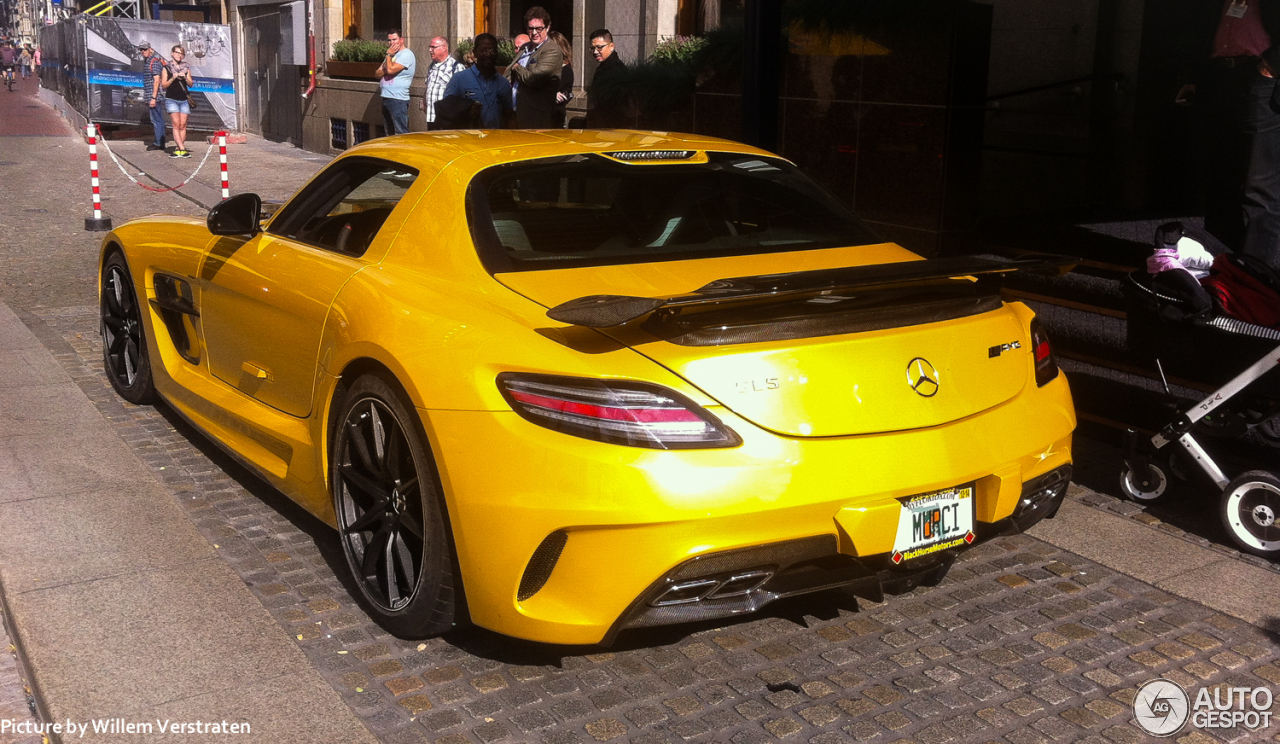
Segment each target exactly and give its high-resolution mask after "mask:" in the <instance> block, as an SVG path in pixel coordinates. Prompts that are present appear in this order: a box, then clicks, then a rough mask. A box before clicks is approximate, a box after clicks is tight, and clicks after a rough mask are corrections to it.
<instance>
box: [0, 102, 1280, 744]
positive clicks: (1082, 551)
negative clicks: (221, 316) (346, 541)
mask: <svg viewBox="0 0 1280 744" xmlns="http://www.w3.org/2000/svg"><path fill="white" fill-rule="evenodd" d="M4 95H8V94H6V93H4V92H2V91H0V96H4ZM12 95H13V96H15V97H16V96H18V95H19V94H18V93H14V94H12ZM0 101H4V99H3V98H2V97H0ZM11 110H13V107H8V106H6V107H0V177H14V178H17V179H18V181H19V182H22V183H41V184H44V183H56V184H57V185H58V186H59V188H57V189H24V190H21V191H18V192H16V193H13V194H12V196H11V197H10V198H9V199H7V200H6V201H5V203H4V204H3V205H0V228H6V229H8V230H9V231H11V233H12V234H16V235H22V236H26V239H23V240H19V241H14V243H13V244H12V245H10V246H9V247H7V248H5V249H0V525H3V526H4V529H3V530H0V587H2V588H3V591H4V594H5V598H6V599H7V601H8V604H9V607H8V612H9V613H10V614H11V618H12V621H13V624H14V626H15V627H16V629H17V636H18V639H17V640H20V641H21V646H22V650H23V651H25V653H26V657H27V659H28V661H29V663H30V669H31V672H32V675H33V677H34V680H33V681H34V683H35V685H36V687H37V689H36V692H37V693H38V695H39V696H40V698H41V699H42V701H43V703H44V705H45V707H46V708H47V710H48V713H49V716H50V718H51V719H52V720H54V721H66V720H67V719H71V720H73V721H76V722H80V723H84V722H91V721H93V720H95V719H97V720H104V719H109V718H123V719H125V721H127V722H137V721H148V720H150V721H154V720H155V719H157V718H159V719H161V720H164V719H166V718H167V719H170V720H175V721H183V722H192V721H196V720H200V721H204V722H213V721H218V722H221V721H222V720H226V721H227V722H228V723H231V722H248V723H250V724H251V726H252V729H251V734H250V736H235V737H234V738H233V740H235V741H262V742H273V743H274V742H283V743H285V744H291V743H292V742H299V743H302V742H305V743H306V744H313V743H316V742H335V744H336V743H338V742H343V743H345V742H368V741H383V742H422V741H430V742H450V743H451V744H452V743H454V742H472V743H473V744H474V743H475V742H490V741H499V740H504V741H531V742H543V741H546V742H587V741H594V740H600V741H605V740H609V741H627V740H628V739H629V740H631V741H636V742H640V741H645V742H649V741H653V742H657V741H680V740H683V739H693V740H695V741H698V742H717V743H718V742H724V741H733V742H735V744H743V743H744V742H758V741H766V740H770V741H776V740H778V739H780V738H783V737H786V739H785V740H786V741H797V742H799V741H806V742H809V741H812V742H828V741H849V740H864V739H874V740H875V741H884V742H891V741H895V740H898V739H904V738H905V739H914V740H918V741H939V742H941V741H956V742H959V741H974V742H977V741H988V740H995V739H1000V738H1001V737H1004V739H1005V740H1007V741H1010V742H1018V741H1039V740H1045V735H1050V736H1052V738H1053V739H1055V740H1062V741H1076V740H1086V739H1088V740H1091V741H1106V740H1111V741H1116V742H1128V741H1135V742H1136V741H1140V740H1141V739H1139V738H1135V737H1138V736H1140V735H1139V734H1138V733H1137V729H1136V728H1133V727H1132V726H1131V725H1128V724H1127V721H1128V716H1129V713H1127V712H1125V710H1126V708H1125V706H1127V704H1128V700H1127V698H1126V695H1127V694H1128V693H1129V692H1131V690H1132V687H1133V686H1134V685H1135V684H1137V683H1139V682H1141V681H1143V680H1145V679H1147V678H1149V677H1153V676H1159V675H1168V676H1171V677H1175V678H1177V679H1182V680H1184V681H1186V680H1190V682H1187V684H1190V683H1191V682H1195V683H1203V684H1216V683H1218V682H1225V681H1230V682H1232V683H1233V684H1234V683H1235V682H1236V681H1241V682H1240V683H1241V684H1245V683H1246V682H1247V683H1248V684H1265V682H1263V681H1262V680H1273V678H1274V680H1273V681H1275V682H1277V683H1280V676H1277V675H1280V668H1277V667H1276V666H1275V665H1276V664H1277V661H1276V660H1277V658H1280V644H1278V643H1276V642H1275V639H1276V637H1277V635H1276V634H1277V633H1278V632H1280V617H1278V616H1280V607H1278V606H1277V604H1276V601H1275V599H1274V598H1275V597H1278V596H1280V571H1277V570H1276V568H1275V566H1274V565H1273V564H1263V565H1259V564H1256V563H1252V562H1249V561H1247V560H1245V559H1243V558H1242V557H1241V556H1239V555H1238V554H1234V552H1233V551H1230V550H1225V549H1220V548H1217V547H1213V546H1205V545H1201V544H1195V543H1193V542H1192V541H1191V540H1190V539H1189V538H1185V537H1183V536H1178V535H1176V534H1171V533H1170V532H1169V531H1168V530H1167V529H1163V528H1162V526H1161V525H1159V524H1153V523H1151V521H1144V520H1140V519H1138V517H1139V516H1140V515H1138V514H1137V513H1136V512H1138V511H1140V510H1138V509H1136V508H1134V509H1132V510H1130V509H1128V508H1126V507H1129V506H1132V505H1130V504H1127V502H1126V503H1121V502H1117V501H1116V500H1114V499H1109V498H1108V497H1106V496H1103V495H1099V494H1096V493H1093V492H1091V491H1087V490H1084V489H1079V488H1073V490H1072V498H1071V501H1069V502H1068V503H1067V504H1065V505H1064V507H1063V511H1062V513H1061V515H1060V516H1059V517H1058V519H1056V520H1054V521H1051V522H1046V523H1044V524H1042V525H1041V526H1038V527H1037V528H1036V529H1035V530H1033V531H1032V533H1031V535H1030V536H1020V537H1017V538H1013V539H1009V540H1005V541H996V542H993V543H991V544H989V545H984V546H980V548H979V549H975V550H974V551H970V552H969V553H966V554H965V555H964V557H963V558H962V560H961V562H959V563H958V564H957V566H956V568H955V569H954V570H953V572H952V575H951V577H950V578H949V579H948V580H947V581H946V582H945V583H944V584H943V585H941V586H939V587H937V588H934V589H921V590H919V591H917V592H913V593H912V594H911V595H907V596H903V597H894V598H890V599H889V600H888V601H887V602H885V603H858V604H857V605H854V606H853V607H852V608H850V607H844V606H840V607H829V606H824V605H822V604H821V603H820V602H814V603H811V604H809V605H804V606H803V607H802V610H803V611H802V612H800V613H796V615H795V617H792V616H791V615H787V614H785V613H784V611H782V610H779V613H783V614H773V613H771V612H765V613H761V614H760V615H758V616H755V617H752V618H747V619H744V620H741V621H737V622H732V623H726V624H725V626H724V627H716V628H708V627H705V626H695V627H690V628H677V629H656V630H654V631H652V632H648V633H647V634H637V635H634V636H632V637H629V638H628V639H626V641H625V642H624V643H622V644H620V645H619V647H617V648H613V649H597V648H590V649H579V648H562V647H547V646H541V645H538V644H527V643H523V642H519V641H514V640H511V639H504V638H500V637H496V636H494V635H493V634H490V633H486V632H484V631H480V630H472V631H462V632H459V633H452V634H449V636H447V637H445V638H437V639H432V640H430V641H428V642H425V643H422V644H419V643H417V642H414V643H404V642H400V641H396V640H395V639H392V638H389V637H388V636H386V635H385V634H379V633H378V631H377V629H376V628H372V627H371V624H370V623H369V621H368V619H367V617H365V616H364V615H363V613H361V612H359V610H358V608H357V607H356V606H355V605H354V603H353V602H351V600H350V598H349V596H348V595H347V592H346V591H345V589H344V586H343V584H342V583H341V580H340V576H339V575H336V574H335V573H334V571H332V570H331V569H332V568H333V567H334V565H335V564H334V563H333V561H331V560H329V558H332V553H333V551H332V550H331V549H329V547H330V546H331V544H332V543H333V542H334V541H333V540H332V535H331V533H328V532H326V531H324V530H320V529H317V530H316V531H315V532H314V533H313V532H312V531H311V529H312V527H313V526H314V525H313V524H312V523H313V522H314V520H310V521H308V519H307V518H306V517H305V515H302V516H299V514H298V512H299V511H300V510H298V509H296V508H293V507H292V506H291V505H290V504H289V503H288V502H287V501H286V500H285V499H284V498H283V497H281V496H279V495H278V494H274V493H273V492H270V489H267V488H266V487H265V486H262V485H261V484H260V483H256V482H254V481H253V480H252V479H251V478H249V477H246V476H245V475H244V474H243V472H242V471H238V470H237V468H236V466H234V465H233V464H230V461H229V460H228V459H227V458H225V457H222V456H221V455H220V454H219V453H218V452H217V451H216V450H215V449H214V448H213V447H212V446H211V445H210V444H209V443H208V442H207V441H205V440H203V438H202V437H200V436H199V435H198V434H195V433H194V432H191V431H190V429H189V428H186V427H184V426H183V424H182V423H181V422H174V421H173V420H172V417H169V418H167V417H166V416H165V414H164V412H163V410H162V407H160V408H150V407H136V406H129V405H124V404H122V403H121V402H120V401H119V399H118V398H117V397H116V396H115V395H114V393H113V392H111V391H110V389H109V388H107V387H106V383H105V382H104V381H103V380H102V378H101V372H100V359H101V356H100V354H101V352H100V345H99V342H98V338H97V332H96V327H97V322H96V306H97V297H96V291H95V287H96V275H95V266H96V260H97V245H98V243H99V242H100V240H101V237H102V236H101V234H93V233H86V232H84V231H83V230H82V229H81V228H82V223H83V217H85V216H87V214H88V209H89V191H88V186H87V181H88V178H87V169H88V157H87V150H86V148H85V147H84V145H83V143H82V142H81V140H80V139H79V138H78V137H76V136H75V135H74V133H73V132H72V130H71V129H70V128H66V129H65V130H64V131H65V132H66V134H64V135H62V136H43V137H30V136H22V137H6V136H5V134H6V133H7V132H10V131H18V130H19V127H18V126H17V124H13V123H12V120H11V119H10V118H9V115H8V113H7V112H8V111H11ZM43 110H44V111H45V112H46V114H47V113H48V110H47V109H43ZM23 111H38V109H23ZM24 116H25V117H30V116H34V114H24ZM56 123H57V122H56V121H54V122H52V123H49V122H46V124H45V125H44V126H51V125H52V124H56ZM23 126H26V125H25V124H24V125H23ZM144 145H145V143H144V142H143V141H114V142H108V143H107V147H108V148H110V150H111V151H112V152H114V153H115V154H116V156H117V157H118V158H119V159H120V161H121V164H122V165H123V167H124V168H125V169H126V170H127V171H128V172H129V173H130V174H131V175H133V176H135V177H136V178H138V179H139V180H142V181H144V182H146V183H149V184H150V185H153V186H157V187H168V186H173V185H176V184H178V183H180V182H181V181H183V180H184V179H185V178H186V177H187V176H188V175H190V173H191V172H192V171H193V170H194V169H195V167H196V165H197V164H198V162H199V159H200V158H201V157H202V156H203V152H202V151H201V150H199V149H197V148H194V147H193V148H192V151H193V155H194V157H193V158H192V159H190V160H170V159H169V158H167V157H165V156H163V155H162V154H160V153H154V152H152V153H148V152H145V151H144V149H143V148H144ZM229 159H230V168H229V170H230V174H231V189H232V192H233V193H235V192H241V191H256V192H258V193H260V194H262V195H263V196H264V198H269V199H281V198H285V197H287V196H288V195H290V194H291V193H292V192H293V191H294V190H295V189H296V188H297V187H298V186H300V185H301V184H302V183H304V182H305V181H306V179H307V178H308V177H309V176H310V175H311V174H312V173H314V172H315V171H316V170H317V169H318V168H319V167H321V166H322V165H323V164H324V163H325V162H327V160H328V158H327V157H324V156H320V155H316V154H313V153H308V152H304V151H301V150H297V149H294V148H292V147H289V146H287V145H280V144H276V143H270V142H265V141H263V140H261V139H259V138H253V137H251V138H250V140H249V142H248V143H247V144H245V145H233V146H231V147H230V156H229ZM100 163H101V169H102V182H103V193H104V203H105V206H106V212H107V214H108V215H109V216H111V217H112V218H113V219H114V220H115V223H116V224H117V225H119V224H122V223H123V222H124V221H125V220H127V219H129V218H132V217H135V216H139V215H143V214H148V213H153V212H164V213H178V214H191V215H199V214H203V213H204V212H205V210H206V208H207V206H209V205H212V204H214V203H216V201H217V200H218V198H220V196H219V193H218V171H217V167H216V153H215V154H214V156H212V157H211V158H210V161H209V163H206V165H205V168H204V170H202V171H201V172H200V174H199V175H198V176H197V177H196V179H195V180H194V181H193V182H192V183H191V184H189V185H188V186H186V187H183V188H182V189H181V190H180V191H178V192H151V191H146V190H144V189H142V188H139V187H138V186H136V185H134V184H133V183H131V182H130V181H129V179H128V178H126V177H125V176H124V175H122V173H121V172H120V170H119V169H118V168H117V167H116V165H115V164H114V162H113V161H112V160H111V158H110V157H109V156H108V155H107V154H106V153H105V152H103V153H102V155H101V158H100ZM140 172H145V174H144V175H142V176H139V175H138V174H139V173H140ZM33 179H34V180H33ZM1164 527H1168V526H1167V525H1165V526H1164ZM339 572H340V569H339ZM1233 618H1234V619H1233ZM1187 639H1191V640H1187ZM1183 641H1185V643H1183ZM1192 642H1194V643H1196V644H1199V645H1195V646H1187V645H1186V644H1187V643H1192ZM1162 649H1163V650H1162ZM0 651H3V649H0ZM1037 654H1040V655H1037ZM1044 654H1051V656H1048V657H1046V656H1044ZM1162 654H1163V655H1162ZM6 669H7V667H6V665H4V664H3V663H0V695H3V693H4V692H5V691H6V690H8V689H10V688H7V687H6V679H5V677H4V675H5V674H6ZM1046 670H1052V671H1046ZM1187 670H1190V671H1187ZM10 674H12V673H10ZM1179 675H1180V676H1179ZM1192 675H1195V676H1192ZM1254 677H1257V679H1254ZM1250 680H1252V681H1250ZM1202 681H1203V682H1202ZM3 702H5V700H4V699H3V698H2V697H0V703H3ZM7 710H8V709H0V718H3V717H4V716H5V715H7V712H6V711H7ZM944 717H945V724H946V725H945V726H944V725H943V723H944ZM801 732H805V733H804V734H803V735H799V734H800V733H801ZM1272 733H1273V732H1272ZM1270 735H1271V734H1270V733H1268V734H1259V736H1270ZM1104 736H1105V739H1104V738H1102V737H1104ZM1091 737H1092V738H1091ZM172 738H173V740H174V741H178V740H184V741H186V740H191V737H190V736H175V737H172ZM203 738H219V739H226V738H227V737H225V736H220V737H196V739H195V740H197V741H199V740H203ZM63 739H64V741H68V742H69V741H72V740H75V737H72V736H66V737H63ZM84 740H86V741H92V740H98V741H112V742H115V741H145V742H153V741H165V740H167V737H165V736H162V735H160V734H159V733H158V732H153V733H152V734H149V735H139V736H125V735H111V734H102V735H97V736H96V737H95V735H94V734H93V732H92V731H91V732H90V733H89V734H87V735H86V736H85V737H84ZM1196 741H1203V740H1196ZM0 742H3V739H0Z"/></svg>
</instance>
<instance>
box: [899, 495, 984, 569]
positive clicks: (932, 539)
mask: <svg viewBox="0 0 1280 744" xmlns="http://www.w3.org/2000/svg"><path fill="white" fill-rule="evenodd" d="M973 501H974V499H973V484H972V483H970V484H968V485H964V486H956V487H955V488H947V489H944V490H942V491H932V492H930V493H921V494H916V495H915V496H903V497H902V498H900V499H898V503H900V504H901V505H902V506H901V511H900V512H899V514H898V534H897V536H896V537H895V538H894V541H893V562H894V563H902V562H903V561H906V560H911V559H912V558H920V557H921V556H926V555H929V554H930V553H937V552H938V551H940V550H947V549H949V548H959V547H963V546H965V545H968V544H970V543H972V542H973V539H974V537H975V535H974V533H973V509H974V507H973Z"/></svg>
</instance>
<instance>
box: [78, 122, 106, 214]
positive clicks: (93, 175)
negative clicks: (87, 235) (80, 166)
mask: <svg viewBox="0 0 1280 744" xmlns="http://www.w3.org/2000/svg"><path fill="white" fill-rule="evenodd" d="M85 134H86V135H87V136H88V138H89V182H90V183H91V184H93V216H92V217H86V218H85V219H84V229H86V230H88V231H90V232H106V231H107V230H110V229H111V218H110V217H103V216H102V191H101V189H100V187H99V183H98V127H97V126H96V125H94V123H93V122H89V124H88V125H87V126H85Z"/></svg>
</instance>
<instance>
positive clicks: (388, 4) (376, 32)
mask: <svg viewBox="0 0 1280 744" xmlns="http://www.w3.org/2000/svg"><path fill="white" fill-rule="evenodd" d="M400 8H401V5H400V0H373V38H375V39H385V38H387V32H389V31H392V30H394V29H403V25H402V24H401V22H400Z"/></svg>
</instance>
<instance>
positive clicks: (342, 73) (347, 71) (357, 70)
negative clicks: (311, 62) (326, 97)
mask: <svg viewBox="0 0 1280 744" xmlns="http://www.w3.org/2000/svg"><path fill="white" fill-rule="evenodd" d="M381 64H382V63H381V62H341V61H339V60H336V59H330V60H325V63H324V74H326V75H328V76H329V77H335V78H354V79H356V80H376V79H377V75H378V67H379V65H381Z"/></svg>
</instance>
